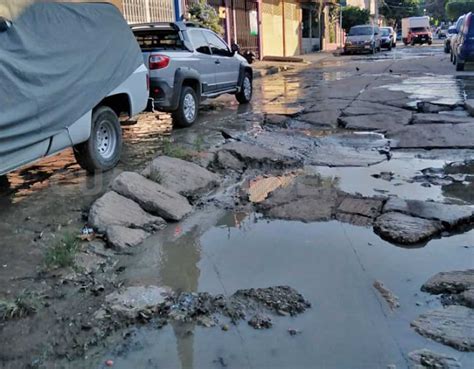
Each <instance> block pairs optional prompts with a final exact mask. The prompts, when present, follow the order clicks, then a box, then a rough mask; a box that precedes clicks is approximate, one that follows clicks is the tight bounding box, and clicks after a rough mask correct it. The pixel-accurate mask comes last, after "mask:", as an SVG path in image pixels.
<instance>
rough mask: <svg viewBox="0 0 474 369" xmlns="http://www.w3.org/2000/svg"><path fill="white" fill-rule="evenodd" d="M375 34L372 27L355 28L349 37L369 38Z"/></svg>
mask: <svg viewBox="0 0 474 369" xmlns="http://www.w3.org/2000/svg"><path fill="white" fill-rule="evenodd" d="M372 33H373V28H372V27H354V28H351V30H350V31H349V36H368V35H371V34H372Z"/></svg>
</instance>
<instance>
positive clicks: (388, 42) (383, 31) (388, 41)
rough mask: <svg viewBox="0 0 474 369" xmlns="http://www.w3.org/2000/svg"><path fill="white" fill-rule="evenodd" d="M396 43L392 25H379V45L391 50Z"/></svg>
mask: <svg viewBox="0 0 474 369" xmlns="http://www.w3.org/2000/svg"><path fill="white" fill-rule="evenodd" d="M396 45H397V40H396V35H395V31H394V30H393V28H392V27H380V47H382V48H386V49H388V50H392V47H395V46H396Z"/></svg>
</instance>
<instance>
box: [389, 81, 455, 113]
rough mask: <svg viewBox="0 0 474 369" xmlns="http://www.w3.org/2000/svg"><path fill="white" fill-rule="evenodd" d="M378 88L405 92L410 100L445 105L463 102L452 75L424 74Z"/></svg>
mask: <svg viewBox="0 0 474 369" xmlns="http://www.w3.org/2000/svg"><path fill="white" fill-rule="evenodd" d="M380 88H386V89H388V90H390V91H402V92H405V93H407V94H408V95H409V98H410V99H412V100H426V101H430V102H432V103H436V104H446V105H455V104H461V103H463V102H464V92H463V86H462V84H461V81H460V80H459V79H457V78H456V77H455V76H453V75H435V74H425V75H423V76H420V77H408V78H406V79H404V80H403V81H401V83H396V84H389V85H384V86H381V87H380Z"/></svg>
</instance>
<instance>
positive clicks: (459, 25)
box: [450, 14, 466, 64]
mask: <svg viewBox="0 0 474 369" xmlns="http://www.w3.org/2000/svg"><path fill="white" fill-rule="evenodd" d="M465 17H466V14H463V15H461V16H460V17H459V18H458V20H457V21H456V32H455V34H454V35H453V36H452V37H451V40H450V45H451V46H450V54H451V55H450V60H451V62H452V63H453V64H455V59H454V50H455V49H456V47H457V44H458V42H459V39H460V37H459V36H460V32H461V28H462V26H463V23H464V18H465Z"/></svg>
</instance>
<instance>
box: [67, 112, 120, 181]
mask: <svg viewBox="0 0 474 369" xmlns="http://www.w3.org/2000/svg"><path fill="white" fill-rule="evenodd" d="M73 150H74V156H75V157H76V161H77V162H78V163H79V165H80V166H81V167H82V168H83V169H85V170H87V171H88V172H89V173H97V172H105V171H107V170H110V169H112V168H113V167H115V166H116V165H117V163H118V162H119V160H120V155H121V152H122V128H121V127H120V122H119V119H118V117H117V114H115V112H114V111H113V110H112V109H111V108H109V107H108V106H100V107H98V108H96V109H94V111H93V113H92V124H91V135H90V137H89V140H87V141H86V142H83V143H81V144H78V145H75V146H74V148H73Z"/></svg>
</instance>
